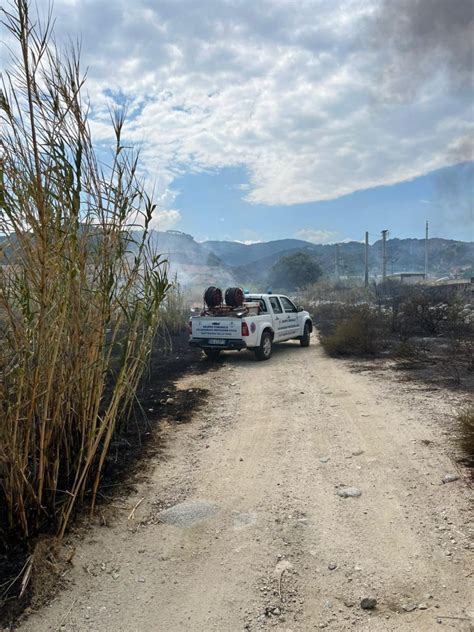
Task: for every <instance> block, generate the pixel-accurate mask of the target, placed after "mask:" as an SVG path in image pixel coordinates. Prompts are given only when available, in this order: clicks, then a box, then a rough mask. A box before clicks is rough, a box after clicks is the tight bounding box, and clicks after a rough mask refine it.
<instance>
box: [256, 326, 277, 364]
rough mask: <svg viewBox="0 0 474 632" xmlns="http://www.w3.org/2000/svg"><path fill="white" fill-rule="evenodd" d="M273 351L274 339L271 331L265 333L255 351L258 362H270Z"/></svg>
mask: <svg viewBox="0 0 474 632" xmlns="http://www.w3.org/2000/svg"><path fill="white" fill-rule="evenodd" d="M272 351H273V338H272V334H271V333H270V332H269V331H264V332H263V334H262V337H261V339H260V346H259V347H257V348H256V349H255V357H256V358H257V360H269V359H270V357H271V355H272Z"/></svg>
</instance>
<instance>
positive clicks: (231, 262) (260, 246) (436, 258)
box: [202, 238, 474, 283]
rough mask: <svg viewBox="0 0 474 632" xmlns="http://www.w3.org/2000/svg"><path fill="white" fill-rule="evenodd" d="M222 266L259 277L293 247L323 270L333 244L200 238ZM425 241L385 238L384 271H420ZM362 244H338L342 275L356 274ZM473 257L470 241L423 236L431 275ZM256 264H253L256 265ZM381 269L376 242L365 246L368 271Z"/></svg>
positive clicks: (461, 270) (460, 268)
mask: <svg viewBox="0 0 474 632" xmlns="http://www.w3.org/2000/svg"><path fill="white" fill-rule="evenodd" d="M202 246H204V247H205V248H206V249H208V250H209V251H210V252H214V253H215V254H216V255H217V256H218V257H220V259H221V260H222V262H223V263H224V264H227V265H228V266H232V267H233V268H234V269H235V276H236V277H237V279H239V282H240V283H246V282H247V283H248V282H250V281H252V280H254V281H257V282H258V281H262V280H263V279H265V277H266V276H267V274H268V272H269V270H270V268H271V267H272V266H273V264H274V263H275V262H276V261H277V260H278V259H280V258H281V257H282V256H284V255H286V254H289V253H290V252H294V251H296V250H304V251H305V252H308V253H309V254H311V255H312V256H314V258H315V259H316V260H317V261H318V262H319V264H320V265H321V267H322V268H323V270H324V272H325V274H332V273H333V272H334V269H335V261H336V245H335V244H327V245H323V244H312V243H309V242H306V241H301V240H298V239H283V240H278V241H271V242H266V243H257V244H250V245H245V244H240V243H236V242H210V241H208V242H205V243H204V244H202ZM424 257H425V241H424V240H423V239H390V240H389V241H388V242H387V272H388V273H389V274H392V273H397V272H422V271H423V270H424ZM364 260H365V246H364V244H363V243H361V242H356V241H351V242H346V243H341V244H339V269H340V273H341V275H343V276H345V275H346V276H362V275H363V273H364ZM473 261H474V242H462V241H454V240H450V239H439V238H433V239H429V240H428V269H429V272H430V274H431V275H432V276H436V277H441V276H445V275H450V274H461V275H464V276H470V275H471V274H472V265H473ZM257 263H258V265H256V264H257ZM381 270H382V242H381V240H379V241H376V242H375V243H373V244H371V245H370V246H369V272H370V275H371V276H379V275H380V274H381Z"/></svg>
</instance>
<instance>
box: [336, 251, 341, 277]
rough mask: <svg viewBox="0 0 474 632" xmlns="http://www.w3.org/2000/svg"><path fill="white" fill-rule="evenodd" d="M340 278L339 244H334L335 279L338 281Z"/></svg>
mask: <svg viewBox="0 0 474 632" xmlns="http://www.w3.org/2000/svg"><path fill="white" fill-rule="evenodd" d="M340 280H341V273H340V268H339V244H336V281H337V283H339V281H340Z"/></svg>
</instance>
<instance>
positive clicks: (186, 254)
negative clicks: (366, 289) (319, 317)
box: [0, 231, 474, 287]
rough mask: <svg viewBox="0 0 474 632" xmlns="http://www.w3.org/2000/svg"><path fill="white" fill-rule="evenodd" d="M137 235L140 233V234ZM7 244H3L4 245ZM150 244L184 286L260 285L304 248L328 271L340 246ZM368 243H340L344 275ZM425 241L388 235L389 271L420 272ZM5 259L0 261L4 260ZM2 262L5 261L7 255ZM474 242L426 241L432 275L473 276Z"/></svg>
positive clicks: (187, 238)
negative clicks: (281, 262) (279, 263)
mask: <svg viewBox="0 0 474 632" xmlns="http://www.w3.org/2000/svg"><path fill="white" fill-rule="evenodd" d="M136 237H137V238H138V237H139V235H138V234H136ZM2 242H3V243H2ZM151 243H152V245H153V247H154V248H155V249H156V251H157V252H159V253H161V254H162V255H164V256H165V257H166V258H167V259H168V260H169V262H170V270H171V275H172V276H174V275H175V274H177V275H178V277H179V279H180V281H181V283H182V284H183V285H184V286H187V287H191V286H199V287H201V286H204V285H210V284H215V283H217V284H220V285H223V286H225V285H227V286H228V285H234V284H239V285H252V284H253V285H261V284H264V283H265V282H266V278H267V276H268V273H269V271H270V269H271V267H272V266H273V265H274V264H275V263H276V262H277V261H278V260H279V259H280V258H281V257H283V256H285V255H287V254H289V253H291V252H295V251H301V250H303V251H305V252H307V253H308V254H310V255H311V256H312V257H314V258H315V259H316V260H317V261H318V263H319V264H320V265H321V267H322V269H323V271H324V274H326V275H332V274H333V273H334V270H335V261H336V245H335V244H326V245H323V244H313V243H310V242H307V241H303V240H301V239H279V240H275V241H268V242H261V243H255V244H248V245H247V244H242V243H240V242H235V241H206V242H203V243H199V242H197V241H195V239H194V238H193V237H192V236H191V235H188V234H186V233H182V232H179V231H166V232H161V231H152V233H151ZM2 245H3V253H4V255H5V254H6V255H7V257H8V256H9V254H11V246H12V243H11V240H10V239H5V238H4V237H0V252H1V251H2ZM364 250H365V246H364V244H363V243H361V242H357V241H351V242H345V243H341V244H339V270H340V274H341V276H358V277H360V276H362V275H363V274H364V258H365V254H364ZM424 257H425V241H424V240H423V239H390V240H388V242H387V273H388V274H392V273H397V272H422V271H423V270H424ZM1 261H2V260H1V259H0V262H1ZM3 262H4V263H5V262H6V258H5V256H4V257H3ZM473 262H474V242H472V241H471V242H464V241H454V240H450V239H439V238H433V239H429V240H428V269H429V273H430V275H431V276H434V277H438V278H439V277H443V276H447V275H456V276H464V277H470V276H473V275H474V271H473ZM381 270H382V242H381V241H380V240H379V241H376V242H375V243H373V244H371V245H370V246H369V274H370V276H371V277H379V276H380V274H381Z"/></svg>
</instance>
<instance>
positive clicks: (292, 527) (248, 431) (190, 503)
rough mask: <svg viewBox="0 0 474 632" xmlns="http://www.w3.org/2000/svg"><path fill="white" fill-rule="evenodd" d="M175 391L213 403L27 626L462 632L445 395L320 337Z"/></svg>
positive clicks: (467, 605) (461, 578)
mask: <svg viewBox="0 0 474 632" xmlns="http://www.w3.org/2000/svg"><path fill="white" fill-rule="evenodd" d="M178 388H179V389H180V390H182V391H187V390H189V389H194V388H205V389H207V390H208V391H209V395H208V398H207V402H206V403H205V404H204V406H203V407H201V408H200V410H198V411H197V412H196V413H195V415H194V417H193V419H192V422H191V423H189V424H186V425H182V426H178V427H176V426H171V425H169V426H167V425H166V423H164V430H163V435H164V438H165V441H164V446H165V447H164V450H163V453H162V454H158V455H156V457H154V458H153V462H152V463H151V464H150V466H148V465H147V466H146V467H147V469H146V472H147V476H146V480H145V481H144V482H143V483H140V485H139V489H138V490H137V494H136V495H134V496H133V497H131V498H125V499H123V501H122V502H123V504H124V505H126V507H128V509H127V510H124V511H122V512H120V511H119V512H118V515H117V516H116V518H115V520H114V521H113V522H112V523H111V524H110V525H109V527H108V528H99V527H97V528H94V529H92V530H91V531H89V532H88V533H87V536H86V538H85V540H84V541H83V542H79V543H78V544H77V553H76V556H75V558H74V568H73V570H72V572H71V573H70V579H71V581H70V583H69V585H68V587H67V588H66V589H65V590H63V591H62V592H61V593H60V594H59V595H58V597H57V598H56V599H55V600H54V601H53V603H52V604H51V605H50V606H49V607H46V608H44V609H43V610H42V611H40V612H39V613H37V614H34V615H32V616H31V617H30V618H29V619H28V620H27V621H26V622H25V623H24V624H23V626H22V627H21V629H22V630H24V631H33V630H34V631H35V632H42V631H46V630H48V631H49V630H68V631H78V630H80V631H83V630H84V631H91V632H92V631H100V632H102V631H106V630H107V631H109V630H110V631H112V630H113V631H127V632H131V631H137V632H142V631H143V632H144V631H148V630H150V631H154V630H157V631H166V632H182V631H183V632H184V631H192V632H214V631H215V632H217V631H219V632H220V631H222V632H234V631H236V632H238V631H243V630H266V629H273V630H278V631H281V632H283V631H286V632H290V631H293V632H297V631H306V630H318V629H324V628H326V629H328V630H364V631H366V630H367V631H371V630H374V631H375V630H397V631H398V630H400V631H410V632H412V631H416V632H423V631H432V630H437V629H441V630H469V629H472V628H471V627H470V626H471V624H472V616H473V611H474V606H473V603H472V594H473V593H472V580H473V573H472V568H473V567H472V552H473V549H472V544H470V543H469V540H468V517H469V496H470V490H469V487H468V485H467V482H466V480H463V477H462V476H461V478H460V479H459V480H457V481H453V482H450V483H447V484H443V483H442V477H443V476H445V475H446V474H449V473H453V471H454V472H455V473H457V472H456V470H455V468H454V465H453V462H452V460H451V459H450V457H449V454H450V450H451V448H450V446H449V444H448V443H447V440H446V435H445V432H446V428H443V427H442V425H441V423H440V419H439V417H440V415H439V410H438V409H439V406H440V401H439V400H435V399H433V398H430V397H428V396H426V394H422V393H421V394H417V393H414V394H411V395H410V396H407V395H406V393H405V392H404V391H403V390H402V388H401V387H400V385H399V384H396V383H395V384H393V383H392V384H390V382H385V381H383V380H382V379H380V377H376V376H373V375H371V374H367V373H356V372H354V371H352V370H351V368H350V365H349V364H348V363H347V362H342V361H337V360H334V359H330V358H327V357H325V355H324V354H323V352H322V350H321V348H320V347H319V345H317V344H315V342H314V336H313V343H312V346H311V347H310V348H308V349H302V348H300V347H299V345H298V344H297V343H293V342H291V343H286V344H283V345H280V346H279V347H276V348H275V351H274V355H273V357H272V359H271V360H270V361H269V362H256V361H255V360H254V358H253V356H252V355H250V354H248V353H243V354H240V355H239V354H229V355H228V356H225V358H224V361H223V363H222V364H221V365H220V368H219V369H218V370H216V371H210V372H208V373H207V374H205V375H188V376H186V377H183V378H181V379H180V381H179V382H178ZM344 490H345V491H344ZM348 490H349V491H348ZM351 490H352V491H351ZM354 490H355V491H354ZM346 492H347V493H346ZM141 498H144V499H145V500H144V501H143V502H142V503H141V504H140V505H139V506H138V507H137V509H136V511H135V514H134V516H133V517H132V518H131V519H128V517H129V514H130V510H129V508H131V507H133V506H134V505H135V504H136V503H137V502H138V501H139V500H140V499H141ZM363 599H366V601H365V602H364V608H362V607H361V600H363ZM374 600H376V603H375V602H374ZM365 606H367V608H365Z"/></svg>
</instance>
